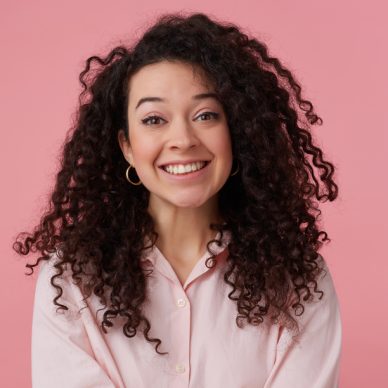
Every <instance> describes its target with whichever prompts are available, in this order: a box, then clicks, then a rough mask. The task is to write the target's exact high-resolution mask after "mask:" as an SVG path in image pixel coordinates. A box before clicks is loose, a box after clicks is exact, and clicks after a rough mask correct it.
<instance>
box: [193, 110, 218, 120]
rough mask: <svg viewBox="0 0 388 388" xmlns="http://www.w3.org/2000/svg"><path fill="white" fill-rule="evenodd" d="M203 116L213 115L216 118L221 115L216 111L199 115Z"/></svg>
mask: <svg viewBox="0 0 388 388" xmlns="http://www.w3.org/2000/svg"><path fill="white" fill-rule="evenodd" d="M202 116H211V117H214V118H215V119H216V118H217V117H218V116H219V114H218V113H215V112H203V113H201V114H200V115H199V116H198V117H202ZM200 121H207V120H200Z"/></svg>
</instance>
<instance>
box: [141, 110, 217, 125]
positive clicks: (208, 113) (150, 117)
mask: <svg viewBox="0 0 388 388" xmlns="http://www.w3.org/2000/svg"><path fill="white" fill-rule="evenodd" d="M203 115H210V116H212V117H213V118H214V119H217V118H218V116H219V113H215V112H203V113H201V114H200V115H199V116H198V117H201V116H203ZM150 119H161V117H159V116H156V115H152V116H148V117H146V118H145V119H143V120H141V122H142V123H143V124H144V125H148V126H150V125H153V124H147V122H148V120H150ZM162 120H163V119H162ZM202 121H203V120H202ZM204 121H207V120H204ZM154 125H157V124H154Z"/></svg>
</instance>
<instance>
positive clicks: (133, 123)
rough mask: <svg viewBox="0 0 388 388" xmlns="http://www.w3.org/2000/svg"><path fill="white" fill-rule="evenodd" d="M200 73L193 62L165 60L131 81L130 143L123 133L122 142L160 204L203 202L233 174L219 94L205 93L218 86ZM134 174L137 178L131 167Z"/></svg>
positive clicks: (143, 181) (146, 185)
mask: <svg viewBox="0 0 388 388" xmlns="http://www.w3.org/2000/svg"><path fill="white" fill-rule="evenodd" d="M200 74H202V73H200ZM200 74H194V73H193V70H192V68H191V66H190V65H187V64H184V63H181V62H168V61H162V62H158V63H154V64H150V65H146V66H144V67H143V68H141V69H140V70H139V71H138V72H136V73H135V74H134V75H133V76H132V78H131V79H130V81H129V103H128V122H129V142H127V141H126V140H125V138H124V133H123V131H120V133H119V143H120V147H121V149H122V151H123V155H124V157H125V159H126V160H127V161H128V162H129V163H130V164H131V165H132V166H133V167H134V168H135V169H136V172H137V175H138V176H139V178H140V179H141V181H142V184H143V185H144V186H145V187H146V188H147V189H148V190H149V191H150V202H151V201H152V202H153V203H158V205H160V204H161V203H168V204H170V205H174V206H177V207H199V206H202V205H204V204H205V203H206V202H207V201H208V200H209V199H211V198H212V197H213V196H215V195H216V194H217V192H218V191H219V190H220V189H221V187H222V186H223V185H224V184H225V182H226V180H227V179H228V177H229V175H230V171H231V168H232V161H233V156H232V148H231V140H230V135H229V128H228V125H227V121H226V117H225V113H224V111H223V108H222V105H221V103H220V102H219V101H218V100H217V99H216V98H215V97H211V96H203V94H207V93H212V92H214V89H213V88H212V87H211V86H210V85H209V84H208V83H207V82H206V79H205V78H204V77H203V76H201V75H200ZM201 95H202V96H201ZM196 162H198V164H197V163H196ZM203 162H206V164H205V166H204V167H203ZM193 163H194V165H193ZM163 167H164V169H163ZM191 168H194V169H199V170H197V171H192V170H190V169H191ZM166 169H167V170H168V171H166ZM183 171H184V172H185V173H183V174H182V172H183ZM133 176H134V177H135V178H132V180H134V181H137V177H136V174H134V173H133V170H131V171H130V177H133ZM128 184H130V183H128Z"/></svg>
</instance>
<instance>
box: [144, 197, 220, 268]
mask: <svg viewBox="0 0 388 388" xmlns="http://www.w3.org/2000/svg"><path fill="white" fill-rule="evenodd" d="M148 211H149V213H150V215H151V216H152V218H153V220H154V222H155V228H156V232H157V233H158V235H159V237H158V240H157V241H156V246H157V247H158V249H159V250H160V251H161V252H162V253H163V254H164V255H165V257H166V258H167V259H169V260H170V261H174V262H180V263H192V262H193V261H196V260H198V259H199V258H200V257H201V256H202V255H203V254H204V253H205V252H206V245H207V243H208V242H209V240H211V239H213V238H214V237H215V236H216V234H217V232H216V231H214V230H211V229H210V223H212V222H213V223H215V222H221V217H220V215H219V211H218V198H217V196H214V197H212V198H210V199H209V201H208V202H207V203H206V204H204V205H203V206H200V207H198V208H182V207H176V206H173V205H171V204H166V203H163V204H162V203H160V201H157V200H154V199H151V198H150V203H149V206H148Z"/></svg>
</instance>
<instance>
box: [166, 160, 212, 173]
mask: <svg viewBox="0 0 388 388" xmlns="http://www.w3.org/2000/svg"><path fill="white" fill-rule="evenodd" d="M204 165H205V162H196V163H189V164H185V165H183V164H175V165H168V166H164V167H163V169H164V170H165V171H167V172H168V173H170V174H174V175H179V174H187V173H188V172H193V171H197V170H200V169H201V168H202V167H204Z"/></svg>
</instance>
